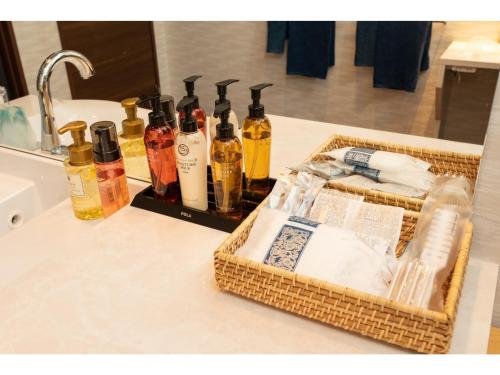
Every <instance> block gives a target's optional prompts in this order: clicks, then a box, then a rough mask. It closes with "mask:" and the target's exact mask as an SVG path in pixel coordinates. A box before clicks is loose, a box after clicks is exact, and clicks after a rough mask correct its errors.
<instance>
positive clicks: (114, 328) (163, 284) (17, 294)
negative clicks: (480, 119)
mask: <svg viewBox="0 0 500 375" xmlns="http://www.w3.org/2000/svg"><path fill="white" fill-rule="evenodd" d="M270 117H271V121H272V123H273V151H272V152H273V155H272V161H273V167H272V174H273V175H276V174H278V173H279V172H282V171H285V170H286V168H285V167H286V166H287V165H294V164H297V163H299V162H300V161H301V160H302V159H304V158H305V157H306V156H308V155H309V154H310V153H311V152H312V151H313V150H314V149H316V148H317V147H318V146H319V145H320V144H321V143H323V141H324V140H325V139H326V138H327V137H328V136H330V135H331V134H333V133H342V134H350V135H355V136H362V137H366V138H372V139H381V140H385V141H392V142H400V143H406V144H412V145H420V146H425V147H430V148H442V149H447V150H450V151H458V152H472V153H481V151H482V147H481V146H477V145H466V144H460V143H457V142H450V141H444V140H437V139H428V138H422V137H415V136H409V135H405V134H395V133H387V132H379V131H374V130H368V129H361V128H351V127H346V126H340V125H332V124H325V123H318V122H312V121H306V120H299V119H289V118H284V117H280V116H270ZM20 157H21V156H20ZM61 168H62V166H61ZM61 183H64V182H61ZM129 186H130V190H131V193H132V194H135V193H137V192H138V191H139V190H140V189H142V188H143V187H144V186H145V184H144V183H141V182H138V181H135V180H129ZM26 233H29V236H27V235H26ZM226 236H227V233H224V232H220V231H217V230H213V229H209V228H205V227H202V226H198V225H195V224H191V223H187V222H184V221H179V220H175V219H172V218H170V217H165V216H161V215H158V214H154V213H151V212H148V211H144V210H141V209H137V208H134V207H130V206H127V207H125V208H123V209H122V210H120V211H119V212H117V213H116V214H114V215H113V216H111V217H110V218H108V219H106V220H99V221H94V222H83V221H79V220H77V219H75V218H74V216H73V213H72V210H71V204H70V201H69V199H66V200H64V201H63V202H62V203H60V204H58V205H56V206H54V207H52V208H51V209H49V210H47V211H45V212H44V213H42V214H41V215H40V216H38V217H36V218H34V219H32V220H31V221H29V222H27V223H26V224H25V225H24V227H23V229H22V230H14V231H12V232H10V233H9V234H7V235H5V236H4V237H2V238H0V259H1V260H2V261H1V263H0V301H2V302H1V303H0V337H2V340H0V352H2V353H75V352H78V353H81V352H93V353H401V352H405V351H404V350H401V349H400V348H398V347H395V346H392V345H388V344H384V343H381V342H378V341H375V340H372V339H368V338H365V337H362V336H358V335H356V334H353V333H349V332H346V331H343V330H341V329H336V328H332V327H330V326H326V325H324V324H321V323H317V322H315V321H311V320H308V319H305V318H301V317H299V316H295V315H293V314H289V313H286V312H283V311H280V310H278V309H274V308H271V307H268V306H265V305H262V304H259V303H255V302H252V301H250V300H246V299H244V298H241V297H238V296H235V295H231V294H227V293H224V292H221V291H220V290H219V289H218V288H217V286H216V284H215V279H214V269H213V252H214V250H215V249H216V248H217V246H218V245H219V244H220V243H221V242H222V241H223V240H224V239H225V238H226ZM473 252H474V249H472V253H473ZM497 275H498V266H497V265H496V264H493V263H488V262H484V261H479V260H475V259H471V262H470V266H469V268H468V271H467V274H466V280H465V285H464V289H463V293H462V298H461V302H460V306H459V311H458V316H457V322H456V326H455V335H454V339H453V342H452V349H451V352H453V353H485V352H486V349H487V343H488V336H489V330H490V324H491V312H492V309H493V299H494V293H495V286H496V280H497Z"/></svg>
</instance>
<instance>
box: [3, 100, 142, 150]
mask: <svg viewBox="0 0 500 375" xmlns="http://www.w3.org/2000/svg"><path fill="white" fill-rule="evenodd" d="M10 104H11V105H15V106H19V107H22V108H23V110H24V112H25V113H26V116H27V118H28V121H29V122H30V124H31V126H32V128H33V130H34V132H35V134H36V137H37V140H38V142H40V135H41V124H40V109H39V105H38V98H37V97H36V96H35V95H28V96H24V97H22V98H18V99H15V100H12V101H11V102H10ZM52 104H53V106H54V112H55V118H56V126H57V128H60V127H62V126H63V125H65V124H66V123H68V122H70V121H75V120H82V121H85V122H86V123H87V125H88V126H89V127H90V125H92V123H94V122H96V121H113V122H114V123H115V125H116V130H117V132H118V133H120V132H121V129H122V121H123V120H124V119H125V118H126V117H127V116H126V114H125V110H124V108H122V106H121V104H120V103H119V102H113V101H109V100H57V99H53V100H52ZM148 112H149V110H147V109H143V108H138V111H137V115H138V116H139V117H141V118H142V119H144V122H145V124H147V118H148ZM86 137H87V140H88V141H90V132H89V130H87V133H86ZM60 139H61V143H62V144H63V145H69V144H71V143H72V140H71V135H70V134H69V132H67V133H65V134H63V135H61V136H60Z"/></svg>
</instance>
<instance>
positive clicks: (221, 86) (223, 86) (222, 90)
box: [215, 79, 240, 105]
mask: <svg viewBox="0 0 500 375" xmlns="http://www.w3.org/2000/svg"><path fill="white" fill-rule="evenodd" d="M239 81H240V80H239V79H226V80H225V81H220V82H217V83H216V84H215V86H217V95H219V99H217V100H216V101H215V105H217V104H221V103H229V104H231V102H230V101H229V99H226V94H227V86H228V85H230V84H231V83H234V82H239Z"/></svg>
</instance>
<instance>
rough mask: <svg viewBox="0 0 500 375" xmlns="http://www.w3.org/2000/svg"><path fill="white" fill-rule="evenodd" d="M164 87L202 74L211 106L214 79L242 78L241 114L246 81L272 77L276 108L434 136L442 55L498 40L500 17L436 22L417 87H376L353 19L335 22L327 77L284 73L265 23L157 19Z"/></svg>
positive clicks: (173, 88) (236, 91)
mask: <svg viewBox="0 0 500 375" xmlns="http://www.w3.org/2000/svg"><path fill="white" fill-rule="evenodd" d="M155 34H156V44H157V52H158V64H159V69H160V81H161V87H162V91H163V92H164V93H169V94H172V95H174V97H175V98H176V99H179V98H181V97H182V95H183V94H184V92H183V84H182V79H183V78H185V77H187V76H189V75H192V74H202V75H203V78H202V79H200V80H199V81H198V82H199V83H198V85H197V86H198V89H197V90H198V95H199V96H200V101H201V104H202V105H203V106H204V107H205V108H206V109H207V110H209V111H211V110H213V102H214V100H215V98H216V90H215V86H214V82H216V81H220V80H222V79H226V78H239V79H240V80H241V82H239V83H236V84H233V85H232V86H231V88H230V89H229V97H230V99H231V101H232V103H233V107H234V109H235V110H236V112H237V113H238V115H239V117H242V116H245V115H246V112H247V109H246V108H247V105H248V103H249V102H250V99H249V98H250V94H249V90H248V86H250V85H252V84H255V83H259V82H264V81H270V82H273V83H274V84H275V86H274V87H272V88H269V89H266V90H265V92H264V94H263V103H264V104H265V105H266V108H267V110H268V111H269V112H270V113H273V114H279V115H286V116H292V117H298V118H307V119H313V120H318V121H325V122H333V123H339V124H347V125H354V126H360V127H366V128H372V129H381V130H389V131H395V132H402V133H410V134H416V135H426V136H436V134H437V126H438V125H437V122H436V121H435V120H434V106H435V89H436V86H440V83H439V81H440V80H441V79H442V78H441V65H440V64H439V61H438V60H439V57H440V56H441V54H442V53H443V52H444V50H445V49H446V48H447V47H448V45H449V44H450V43H451V41H453V40H469V39H471V38H474V37H477V36H483V37H487V38H491V39H495V40H497V39H498V38H499V36H500V23H499V22H448V23H447V24H446V25H444V24H442V23H434V24H433V37H432V44H431V49H430V62H431V68H430V69H429V70H428V71H427V72H424V73H422V74H421V76H420V80H419V84H418V87H417V90H416V92H415V93H408V92H404V91H400V90H389V89H375V88H373V87H372V79H373V70H372V68H368V67H356V66H354V52H355V35H356V23H355V22H337V24H336V38H335V42H336V51H335V52H336V56H335V66H334V67H332V68H331V69H330V70H329V72H328V77H327V79H326V80H321V79H316V78H308V77H301V76H289V75H286V53H285V54H282V55H277V54H269V53H266V52H265V49H266V34H267V25H266V23H265V22H155Z"/></svg>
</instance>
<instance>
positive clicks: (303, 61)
mask: <svg viewBox="0 0 500 375" xmlns="http://www.w3.org/2000/svg"><path fill="white" fill-rule="evenodd" d="M287 39H288V55H287V74H297V75H303V76H308V77H316V78H322V79H325V78H326V75H327V73H328V68H329V67H330V66H333V65H334V64H335V22H334V21H269V22H268V29H267V52H272V53H283V52H284V49H285V40H287Z"/></svg>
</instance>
